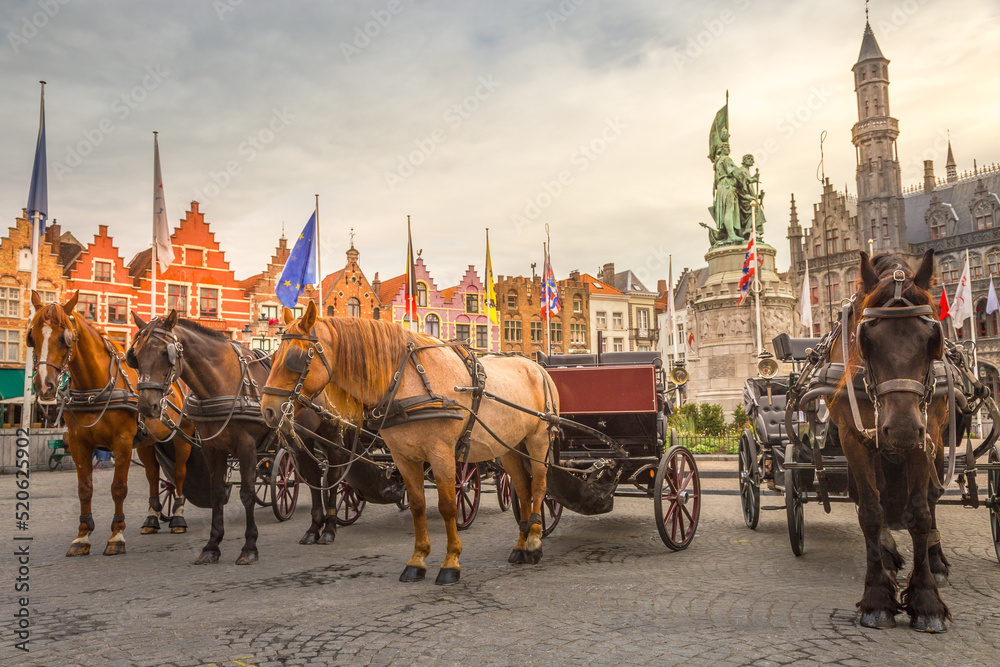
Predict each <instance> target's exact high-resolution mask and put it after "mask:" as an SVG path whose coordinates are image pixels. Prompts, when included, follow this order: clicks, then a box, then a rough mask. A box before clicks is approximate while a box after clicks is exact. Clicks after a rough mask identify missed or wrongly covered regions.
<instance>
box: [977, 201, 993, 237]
mask: <svg viewBox="0 0 1000 667" xmlns="http://www.w3.org/2000/svg"><path fill="white" fill-rule="evenodd" d="M972 215H973V217H974V218H975V219H976V229H979V230H982V229H990V228H991V227H993V225H994V220H995V218H994V216H993V207H992V206H990V203H989V202H988V201H981V202H979V203H978V204H976V205H975V206H973V208H972Z"/></svg>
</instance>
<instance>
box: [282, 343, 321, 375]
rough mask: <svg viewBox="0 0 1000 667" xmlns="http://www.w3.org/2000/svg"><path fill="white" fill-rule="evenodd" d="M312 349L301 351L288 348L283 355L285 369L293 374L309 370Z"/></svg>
mask: <svg viewBox="0 0 1000 667" xmlns="http://www.w3.org/2000/svg"><path fill="white" fill-rule="evenodd" d="M313 349H314V348H312V347H309V348H307V349H305V350H303V349H302V348H301V347H290V348H288V351H287V352H286V353H285V358H284V364H285V368H287V369H288V370H290V371H291V372H293V373H302V372H304V371H305V370H306V369H308V368H309V366H310V364H312V360H313V356H314V355H315V352H313Z"/></svg>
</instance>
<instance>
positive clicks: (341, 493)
mask: <svg viewBox="0 0 1000 667" xmlns="http://www.w3.org/2000/svg"><path fill="white" fill-rule="evenodd" d="M364 506H365V501H364V499H363V498H361V496H359V495H358V492H357V491H355V490H354V487H353V486H351V485H350V484H348V483H347V482H341V483H340V486H339V487H338V488H337V522H338V523H340V524H341V525H343V526H349V525H351V524H352V523H354V522H355V521H357V520H358V517H360V516H361V510H362V509H364Z"/></svg>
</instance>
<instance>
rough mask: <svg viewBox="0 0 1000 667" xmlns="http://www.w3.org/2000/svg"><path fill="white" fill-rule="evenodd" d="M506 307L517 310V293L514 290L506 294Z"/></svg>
mask: <svg viewBox="0 0 1000 667" xmlns="http://www.w3.org/2000/svg"><path fill="white" fill-rule="evenodd" d="M507 307H508V308H517V292H515V291H514V290H511V291H509V292H507Z"/></svg>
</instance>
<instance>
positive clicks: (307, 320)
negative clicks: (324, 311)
mask: <svg viewBox="0 0 1000 667" xmlns="http://www.w3.org/2000/svg"><path fill="white" fill-rule="evenodd" d="M315 324H316V302H315V301H310V302H309V305H308V306H306V314H305V315H303V316H302V330H303V331H309V330H310V329H312V328H313V325H315Z"/></svg>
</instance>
